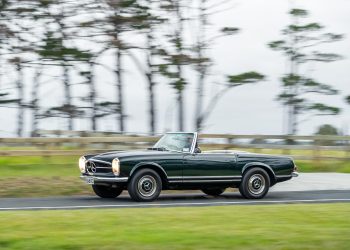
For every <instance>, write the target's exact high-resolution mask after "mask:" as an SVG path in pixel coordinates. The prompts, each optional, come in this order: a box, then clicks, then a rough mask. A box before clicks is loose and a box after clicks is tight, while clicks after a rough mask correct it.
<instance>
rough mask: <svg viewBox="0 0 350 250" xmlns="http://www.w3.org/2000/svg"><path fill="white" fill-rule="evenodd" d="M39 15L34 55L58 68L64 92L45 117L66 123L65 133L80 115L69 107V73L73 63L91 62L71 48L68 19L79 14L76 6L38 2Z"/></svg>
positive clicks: (59, 2) (84, 54)
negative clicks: (39, 40) (39, 38)
mask: <svg viewBox="0 0 350 250" xmlns="http://www.w3.org/2000/svg"><path fill="white" fill-rule="evenodd" d="M40 3H41V6H40V7H41V13H38V14H37V16H38V19H39V18H40V21H41V22H43V23H44V24H45V26H46V27H47V29H46V30H45V33H44V36H43V38H42V43H41V44H42V45H41V46H39V48H38V49H37V51H36V52H37V54H38V55H39V56H40V57H41V59H42V61H44V62H49V64H50V65H51V66H56V67H57V66H58V67H60V68H61V69H62V85H63V90H64V97H65V98H64V99H65V100H64V102H63V104H62V105H61V106H57V107H53V108H51V109H49V110H47V111H46V113H45V114H44V116H45V117H62V118H67V119H68V124H67V129H68V130H73V129H74V124H73V120H74V118H77V117H80V116H82V115H83V114H84V112H83V111H82V110H79V108H78V107H77V106H76V105H74V104H73V97H72V90H71V86H72V83H71V82H72V81H71V71H72V69H73V66H74V62H86V61H87V60H89V59H90V58H91V54H90V53H89V52H88V51H83V50H80V49H79V48H77V47H75V46H72V45H71V42H72V40H73V39H74V38H75V36H74V35H73V34H72V30H73V29H74V28H75V27H76V26H75V24H74V23H72V22H69V21H68V19H69V18H71V17H72V16H76V15H77V14H78V13H77V12H78V11H79V10H80V8H79V7H80V5H79V3H74V2H72V1H69V0H66V1H45V0H44V1H40Z"/></svg>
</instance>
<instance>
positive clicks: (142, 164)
mask: <svg viewBox="0 0 350 250" xmlns="http://www.w3.org/2000/svg"><path fill="white" fill-rule="evenodd" d="M144 168H149V169H152V170H154V171H156V172H157V174H159V177H160V178H161V180H162V186H163V187H166V186H167V185H168V175H167V174H166V172H165V170H164V169H163V168H162V166H160V165H159V164H157V163H154V162H140V163H138V164H136V165H135V166H134V167H133V168H132V169H131V171H130V175H129V176H130V177H129V178H132V176H133V175H134V174H135V173H136V172H137V171H138V170H141V169H144Z"/></svg>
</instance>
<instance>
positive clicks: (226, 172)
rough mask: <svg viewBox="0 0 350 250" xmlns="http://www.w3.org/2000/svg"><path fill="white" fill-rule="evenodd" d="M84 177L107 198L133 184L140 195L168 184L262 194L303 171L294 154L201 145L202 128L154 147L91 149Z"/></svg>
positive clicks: (151, 195) (152, 195)
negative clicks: (94, 151) (204, 148)
mask: <svg viewBox="0 0 350 250" xmlns="http://www.w3.org/2000/svg"><path fill="white" fill-rule="evenodd" d="M79 169H80V172H81V176H80V178H81V179H82V180H84V181H85V182H86V183H87V184H90V185H91V186H92V189H93V191H94V192H95V194H96V195H97V196H99V197H101V198H115V197H117V196H119V195H120V194H121V193H122V192H123V190H128V192H129V195H130V197H131V198H132V199H133V200H135V201H153V200H155V199H157V198H158V196H159V194H160V193H161V191H162V190H170V189H172V190H202V191H203V192H204V193H205V194H207V195H211V196H219V195H221V194H222V193H223V192H224V191H225V189H226V188H229V187H233V188H238V189H239V192H240V193H241V194H242V196H243V197H245V198H247V199H261V198H263V197H264V196H265V195H266V194H267V193H268V191H269V188H270V187H271V186H273V185H275V184H276V183H279V182H283V181H287V180H290V179H291V178H292V177H296V176H298V173H297V167H296V165H295V164H294V162H293V159H292V158H290V157H286V156H273V155H264V154H254V153H248V152H242V151H222V150H221V151H220V150H214V151H203V152H202V151H201V149H200V148H199V145H198V133H195V132H191V133H187V132H176V133H166V134H165V135H163V136H162V137H161V138H160V139H159V141H158V142H157V143H156V144H155V145H154V146H153V147H151V148H148V149H146V150H142V151H136V150H134V151H115V152H108V153H103V154H97V155H85V156H82V157H80V159H79Z"/></svg>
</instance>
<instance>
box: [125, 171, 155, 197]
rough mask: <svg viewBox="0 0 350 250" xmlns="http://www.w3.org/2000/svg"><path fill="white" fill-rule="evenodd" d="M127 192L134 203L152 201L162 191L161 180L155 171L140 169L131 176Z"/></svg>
mask: <svg viewBox="0 0 350 250" xmlns="http://www.w3.org/2000/svg"><path fill="white" fill-rule="evenodd" d="M128 191H129V195H130V197H131V198H132V199H133V200H135V201H153V200H155V199H157V198H158V196H159V194H160V192H161V191H162V180H161V178H160V177H159V175H158V174H157V172H156V171H154V170H152V169H148V168H145V169H141V170H139V171H137V172H136V173H135V174H134V175H133V176H132V178H131V180H130V182H129V184H128Z"/></svg>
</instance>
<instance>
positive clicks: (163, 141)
mask: <svg viewBox="0 0 350 250" xmlns="http://www.w3.org/2000/svg"><path fill="white" fill-rule="evenodd" d="M193 139H194V134H193V133H169V134H165V135H164V136H163V137H162V138H160V139H159V141H158V142H157V143H156V144H155V145H154V147H153V148H159V149H165V150H170V151H180V152H190V151H191V147H192V143H193Z"/></svg>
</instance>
